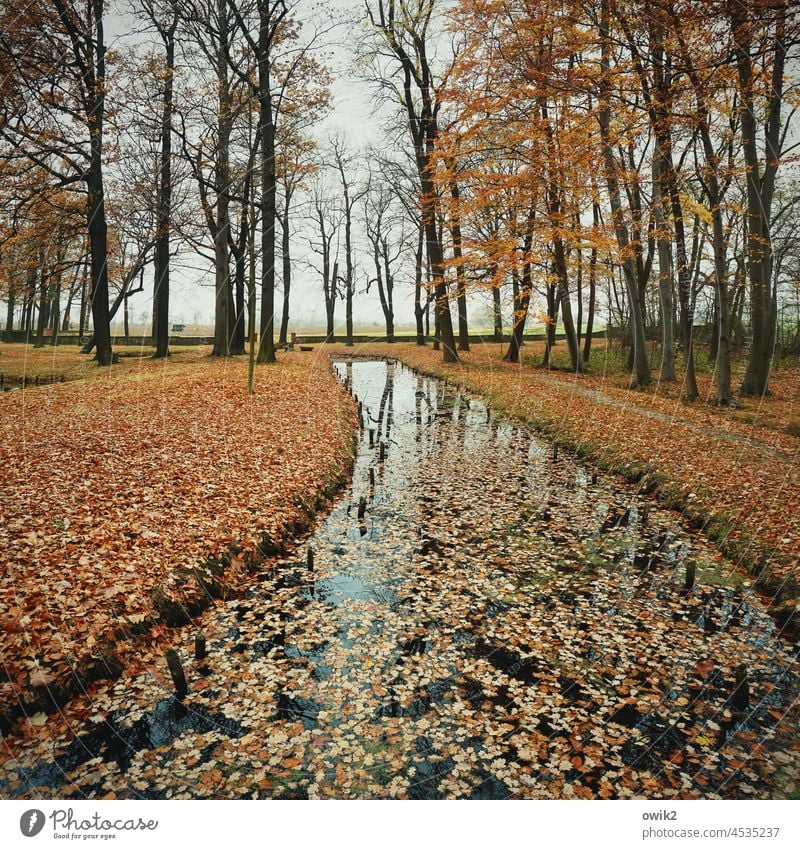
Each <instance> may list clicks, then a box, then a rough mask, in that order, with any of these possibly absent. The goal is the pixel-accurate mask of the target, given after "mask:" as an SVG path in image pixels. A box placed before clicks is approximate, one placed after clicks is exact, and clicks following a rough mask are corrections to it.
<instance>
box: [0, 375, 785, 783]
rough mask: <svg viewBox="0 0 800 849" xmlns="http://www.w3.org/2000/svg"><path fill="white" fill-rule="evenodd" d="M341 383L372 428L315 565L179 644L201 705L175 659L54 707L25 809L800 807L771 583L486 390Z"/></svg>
mask: <svg viewBox="0 0 800 849" xmlns="http://www.w3.org/2000/svg"><path fill="white" fill-rule="evenodd" d="M339 368H340V372H341V374H342V376H343V377H345V378H347V379H349V380H350V381H351V385H352V387H353V390H354V391H355V393H356V394H357V395H358V397H359V399H360V400H361V401H362V402H363V404H364V420H365V427H364V428H363V431H362V434H361V438H360V442H359V452H358V455H357V458H356V465H355V472H354V478H353V483H352V486H351V487H350V488H348V490H347V491H346V493H345V494H344V497H343V498H341V499H338V500H337V501H336V502H335V504H334V507H333V510H332V512H331V513H330V515H329V516H328V517H327V518H326V519H325V520H324V521H323V522H322V523H321V524H320V525H319V526H318V527H317V529H316V530H315V532H314V534H313V535H312V537H311V538H310V539H309V540H308V543H309V544H310V545H311V546H312V548H313V551H314V557H313V568H311V569H309V567H308V564H307V558H306V551H305V548H304V547H302V548H300V549H298V550H297V551H296V552H295V553H294V554H292V555H290V556H287V557H284V558H282V559H280V560H279V561H278V562H277V564H275V565H274V566H269V565H267V566H266V568H264V569H263V570H262V571H261V572H260V573H259V574H258V575H257V576H256V577H257V581H256V583H255V585H254V586H253V589H252V590H251V591H250V592H248V594H247V595H246V596H245V597H243V598H238V599H234V600H230V601H228V602H226V603H222V604H220V605H219V606H218V607H216V608H215V609H214V610H211V611H207V612H206V613H205V614H204V616H203V618H202V620H201V621H199V622H198V623H197V624H196V625H194V626H192V627H186V628H183V629H178V630H176V631H173V632H172V643H173V645H174V646H175V647H176V649H177V650H178V652H179V655H180V657H181V658H182V660H183V664H184V668H185V670H186V674H187V678H188V682H189V694H188V695H187V696H186V698H185V699H184V701H183V703H179V702H178V701H177V700H176V699H175V698H174V697H173V696H172V685H171V683H170V682H169V674H168V672H167V668H166V664H165V662H164V659H163V656H162V654H161V649H162V648H163V646H162V647H160V648H159V649H158V650H155V649H153V650H150V649H144V650H143V652H142V656H141V659H140V664H139V669H138V670H129V671H128V672H126V673H125V674H124V675H123V677H122V678H120V680H119V681H117V682H115V683H110V682H99V683H98V684H96V685H95V686H94V688H93V689H92V691H91V693H90V694H87V695H86V696H85V697H82V698H79V699H75V700H73V701H72V702H71V703H70V704H69V705H68V706H67V707H66V708H65V709H64V711H63V712H62V714H61V715H58V716H51V717H49V718H46V719H45V721H44V722H42V723H39V722H37V721H36V719H35V718H32V719H31V721H29V722H28V723H27V724H26V726H25V729H24V730H25V736H24V737H14V738H9V739H8V740H7V741H6V744H7V746H8V749H7V758H6V761H5V763H4V765H3V766H2V767H1V768H0V792H1V793H2V794H3V795H7V796H15V797H16V796H27V797H37V796H53V795H55V796H58V797H65V796H67V797H77V798H81V797H108V798H139V797H156V798H220V797H225V798H228V797H234V798H240V797H242V798H274V797H281V798H284V797H285V798H302V797H307V796H310V797H336V798H357V797H368V798H377V797H392V798H398V797H399V798H439V797H448V798H465V797H466V798H506V797H520V798H576V797H577V798H619V797H621V798H627V797H640V798H695V797H710V798H717V797H722V798H766V797H785V796H793V795H796V794H797V792H798V788H799V787H800V785H799V784H798V781H799V780H800V779H799V777H798V773H800V762H799V761H798V753H797V746H798V738H797V733H796V731H797V725H798V705H797V695H798V681H799V679H798V671H800V668H799V667H798V660H797V656H796V648H795V647H793V646H792V645H791V644H789V643H788V642H786V641H785V640H784V639H782V638H781V637H780V636H779V635H778V634H777V629H776V627H775V625H774V623H773V620H772V619H771V618H770V616H769V614H768V612H767V610H766V609H765V607H764V605H763V603H762V601H761V599H760V597H759V595H758V594H757V593H755V592H754V591H753V587H752V580H751V579H750V578H749V577H748V576H747V575H746V574H744V573H741V572H739V571H738V570H737V569H736V567H735V565H734V564H732V563H730V562H728V561H726V560H724V559H723V558H722V557H721V556H720V555H719V553H718V552H716V551H715V550H714V549H713V547H711V546H710V545H709V544H708V543H707V541H706V540H705V539H704V537H703V536H702V535H701V534H699V533H697V532H696V531H695V530H693V529H692V528H690V527H689V526H687V525H684V524H683V523H681V521H680V517H679V516H677V514H675V513H673V512H670V511H666V510H663V509H661V508H659V507H658V506H657V504H656V503H655V502H654V500H653V499H652V498H650V497H648V496H644V495H643V494H642V493H641V492H640V491H639V490H638V489H637V488H636V487H631V486H628V485H625V484H621V483H619V482H618V481H616V480H615V479H614V478H610V477H607V476H604V475H603V474H600V475H596V473H595V472H593V470H592V467H590V466H585V465H583V464H582V463H581V462H579V461H576V460H574V459H573V458H571V457H569V456H567V455H565V454H564V453H563V452H561V453H559V454H557V455H554V454H553V450H552V447H551V446H550V445H548V444H547V443H545V442H542V441H540V440H539V439H537V438H536V437H534V436H532V435H531V434H530V433H529V432H528V431H527V430H526V429H524V428H519V427H514V426H511V425H509V424H508V423H505V422H503V421H502V420H499V419H498V418H497V417H496V416H495V415H494V414H492V413H488V414H487V409H486V407H485V406H484V405H483V404H482V402H481V401H480V400H479V399H477V398H475V397H474V396H473V397H469V396H466V395H464V394H463V393H460V392H459V391H458V390H457V389H456V388H455V387H454V386H452V385H450V386H444V385H443V384H441V383H437V382H435V381H432V380H428V379H426V378H422V377H420V376H418V375H416V374H414V373H412V372H410V371H408V370H406V369H403V368H401V367H399V366H397V367H390V368H388V369H387V368H386V367H385V366H384V365H383V364H382V363H368V364H363V363H361V364H358V363H357V364H353V365H352V366H351V367H349V368H348V367H346V366H340V367H339ZM370 431H372V433H370ZM381 443H383V444H384V445H385V446H386V457H385V460H384V461H381V459H380V451H381V448H380V444H381ZM370 470H371V474H370ZM362 499H363V501H362ZM359 505H363V507H364V515H363V518H361V517H359V512H360V511H359ZM689 562H692V563H694V565H695V569H696V576H697V580H696V584H695V586H694V587H692V588H691V590H689V591H686V590H685V574H686V566H687V563H689ZM198 628H199V629H201V630H202V631H203V633H204V635H205V637H206V640H207V645H208V656H207V657H206V658H204V659H202V660H195V659H193V656H192V645H193V636H194V634H195V631H196V630H197V629H198ZM742 670H745V671H746V678H747V684H746V689H747V694H746V695H745V685H744V684H743V683H742V678H741V677H740V678H739V679H738V681H739V686H738V687H737V673H739V674H741V671H742Z"/></svg>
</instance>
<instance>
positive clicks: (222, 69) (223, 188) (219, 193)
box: [211, 0, 233, 357]
mask: <svg viewBox="0 0 800 849" xmlns="http://www.w3.org/2000/svg"><path fill="white" fill-rule="evenodd" d="M226 19H227V0H217V24H218V27H219V34H218V37H219V45H218V49H217V68H216V70H217V86H218V93H217V98H218V99H217V156H216V162H215V184H216V186H215V188H216V216H215V219H216V220H215V222H214V223H215V231H214V270H215V275H214V295H215V298H214V349H213V351H212V352H211V355H212V356H214V357H227V356H228V353H229V350H228V344H229V337H228V305H229V303H230V287H231V272H230V258H229V251H228V241H229V239H230V217H229V212H228V210H229V193H230V166H229V156H230V135H231V123H232V117H231V116H232V108H233V107H232V102H231V92H230V84H229V78H228V58H227V46H228V45H227V37H228V33H227V32H225V31H224V27H225V21H226Z"/></svg>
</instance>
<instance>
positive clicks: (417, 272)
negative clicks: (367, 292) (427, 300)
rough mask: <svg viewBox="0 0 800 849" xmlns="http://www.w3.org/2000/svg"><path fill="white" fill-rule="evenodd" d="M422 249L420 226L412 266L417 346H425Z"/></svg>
mask: <svg viewBox="0 0 800 849" xmlns="http://www.w3.org/2000/svg"><path fill="white" fill-rule="evenodd" d="M424 248H425V230H424V228H423V227H422V225H421V224H420V227H419V235H418V237H417V251H416V255H415V260H416V264H415V266H414V318H415V319H416V322H417V345H424V344H425V326H424V324H423V316H424V313H425V310H424V309H423V307H422V269H423V262H424V259H423V250H424Z"/></svg>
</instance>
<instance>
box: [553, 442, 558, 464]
mask: <svg viewBox="0 0 800 849" xmlns="http://www.w3.org/2000/svg"><path fill="white" fill-rule="evenodd" d="M556 460H558V445H554V446H553V462H555V461H556Z"/></svg>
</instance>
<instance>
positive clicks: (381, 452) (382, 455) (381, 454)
mask: <svg viewBox="0 0 800 849" xmlns="http://www.w3.org/2000/svg"><path fill="white" fill-rule="evenodd" d="M385 459H386V443H385V442H381V444H380V445H379V446H378V462H379V463H382V462H383V461H384V460H385Z"/></svg>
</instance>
